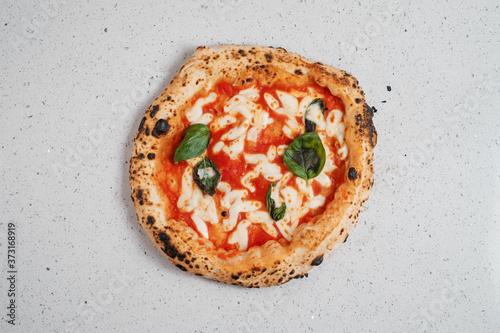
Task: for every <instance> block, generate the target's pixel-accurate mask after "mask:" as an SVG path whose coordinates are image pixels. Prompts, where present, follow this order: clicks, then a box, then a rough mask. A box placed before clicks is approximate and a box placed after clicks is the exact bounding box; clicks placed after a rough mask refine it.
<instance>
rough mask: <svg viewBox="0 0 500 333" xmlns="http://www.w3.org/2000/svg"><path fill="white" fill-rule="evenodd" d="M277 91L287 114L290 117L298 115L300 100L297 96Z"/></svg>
mask: <svg viewBox="0 0 500 333" xmlns="http://www.w3.org/2000/svg"><path fill="white" fill-rule="evenodd" d="M276 93H277V94H278V98H279V99H280V101H281V104H282V105H283V108H284V109H285V112H286V114H287V115H288V116H290V117H296V116H297V112H298V110H299V102H298V101H297V98H295V97H293V96H292V95H290V94H287V93H286V92H284V91H280V90H276Z"/></svg>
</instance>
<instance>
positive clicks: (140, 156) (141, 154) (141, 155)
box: [137, 153, 145, 160]
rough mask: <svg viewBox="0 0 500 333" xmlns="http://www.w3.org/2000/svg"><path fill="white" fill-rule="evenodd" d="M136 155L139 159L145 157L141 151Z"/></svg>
mask: <svg viewBox="0 0 500 333" xmlns="http://www.w3.org/2000/svg"><path fill="white" fill-rule="evenodd" d="M137 157H139V159H141V160H142V159H144V157H145V156H144V154H143V153H140V154H139V155H138V156H137Z"/></svg>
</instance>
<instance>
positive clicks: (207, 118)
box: [191, 113, 214, 125]
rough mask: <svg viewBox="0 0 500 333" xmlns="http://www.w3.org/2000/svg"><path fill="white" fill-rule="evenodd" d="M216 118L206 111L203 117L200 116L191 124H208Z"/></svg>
mask: <svg viewBox="0 0 500 333" xmlns="http://www.w3.org/2000/svg"><path fill="white" fill-rule="evenodd" d="M212 119H214V116H213V115H212V114H210V113H204V114H203V115H202V116H201V117H199V118H198V119H197V120H196V121H193V122H192V123H191V124H203V125H208V123H210V122H211V121H212Z"/></svg>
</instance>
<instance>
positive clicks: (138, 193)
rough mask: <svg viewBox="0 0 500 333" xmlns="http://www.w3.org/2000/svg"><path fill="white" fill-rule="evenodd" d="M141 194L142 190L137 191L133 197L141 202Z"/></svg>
mask: <svg viewBox="0 0 500 333" xmlns="http://www.w3.org/2000/svg"><path fill="white" fill-rule="evenodd" d="M143 192H144V191H143V190H137V193H136V194H135V197H136V198H137V199H139V200H141V199H142V193H143Z"/></svg>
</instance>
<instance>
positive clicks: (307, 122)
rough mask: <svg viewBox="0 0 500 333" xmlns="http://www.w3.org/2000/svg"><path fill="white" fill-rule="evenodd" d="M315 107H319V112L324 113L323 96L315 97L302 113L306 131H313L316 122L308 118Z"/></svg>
mask: <svg viewBox="0 0 500 333" xmlns="http://www.w3.org/2000/svg"><path fill="white" fill-rule="evenodd" d="M316 108H319V109H320V111H321V114H325V101H324V100H323V98H316V99H314V100H313V101H312V102H311V103H310V104H309V105H308V106H307V109H306V112H305V113H304V120H305V121H304V123H305V125H306V132H314V131H315V130H316V123H315V122H314V120H313V119H311V118H310V116H311V113H312V112H313V111H314V110H315V109H316ZM308 116H309V117H308Z"/></svg>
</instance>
